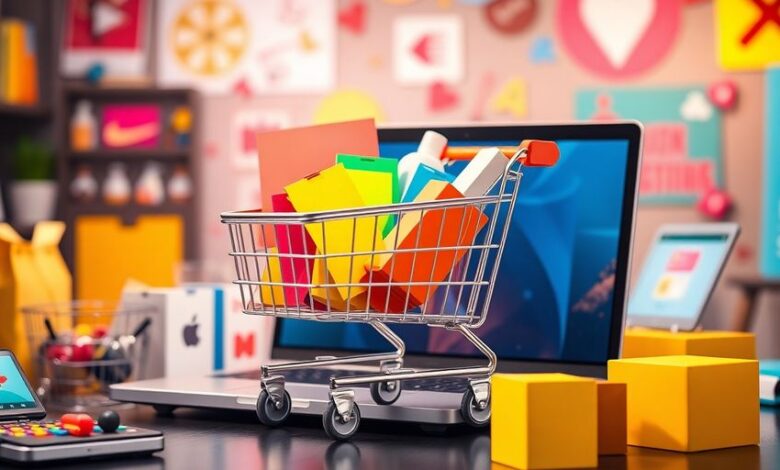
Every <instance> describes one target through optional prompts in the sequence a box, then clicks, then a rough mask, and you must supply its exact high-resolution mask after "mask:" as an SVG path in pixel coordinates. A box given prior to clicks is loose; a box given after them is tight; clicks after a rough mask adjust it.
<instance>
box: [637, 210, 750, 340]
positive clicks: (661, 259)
mask: <svg viewBox="0 0 780 470" xmlns="http://www.w3.org/2000/svg"><path fill="white" fill-rule="evenodd" d="M738 234H739V225H737V224H734V223H712V224H669V225H664V226H662V227H661V228H660V229H659V230H658V232H657V233H656V235H655V240H654V241H653V244H652V245H651V248H650V251H649V252H648V255H647V258H646V259H645V264H644V266H642V271H641V273H640V275H639V279H638V281H637V283H636V286H635V288H634V291H633V293H632V295H631V298H630V300H629V303H628V316H627V319H626V322H627V324H628V325H630V326H644V327H650V328H668V329H673V330H683V331H688V330H692V329H694V328H696V325H698V323H699V319H700V317H701V314H702V312H703V311H704V307H705V306H706V305H707V301H708V300H709V298H710V295H711V294H712V291H713V289H714V288H715V284H717V282H718V278H719V277H720V273H721V272H722V271H723V266H724V265H725V264H726V260H727V259H728V257H729V254H730V253H731V248H732V247H733V246H734V241H735V240H736V238H737V235H738Z"/></svg>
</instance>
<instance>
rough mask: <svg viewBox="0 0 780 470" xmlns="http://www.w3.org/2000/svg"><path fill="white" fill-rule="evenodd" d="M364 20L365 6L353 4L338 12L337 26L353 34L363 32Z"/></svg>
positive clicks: (357, 3) (361, 3)
mask: <svg viewBox="0 0 780 470" xmlns="http://www.w3.org/2000/svg"><path fill="white" fill-rule="evenodd" d="M365 20H366V5H365V4H364V3H363V2H354V3H353V4H352V5H350V6H348V7H346V8H344V9H342V10H341V11H340V12H339V24H340V25H341V26H343V27H344V28H345V29H347V30H349V31H352V32H353V33H355V34H360V33H362V32H363V29H364V26H365Z"/></svg>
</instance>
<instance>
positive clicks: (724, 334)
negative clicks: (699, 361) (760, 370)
mask: <svg viewBox="0 0 780 470" xmlns="http://www.w3.org/2000/svg"><path fill="white" fill-rule="evenodd" d="M681 354H690V355H693V356H712V357H731V358H735V359H755V358H756V337H755V335H754V334H753V333H742V332H736V331H688V332H686V331H681V332H678V333H673V332H671V331H662V330H646V329H640V328H630V329H628V330H626V332H625V335H623V354H622V357H623V358H632V357H651V356H676V355H681Z"/></svg>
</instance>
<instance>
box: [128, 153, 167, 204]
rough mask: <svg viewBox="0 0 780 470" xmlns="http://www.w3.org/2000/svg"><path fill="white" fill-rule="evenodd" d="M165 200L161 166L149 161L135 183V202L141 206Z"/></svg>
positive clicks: (160, 202)
mask: <svg viewBox="0 0 780 470" xmlns="http://www.w3.org/2000/svg"><path fill="white" fill-rule="evenodd" d="M164 200H165V185H164V183H163V178H162V167H161V166H160V164H159V163H156V162H149V163H147V164H146V166H145V167H144V169H143V171H142V172H141V176H140V177H139V178H138V181H136V183H135V202H136V203H137V204H139V205H142V206H159V205H160V204H162V203H163V201H164Z"/></svg>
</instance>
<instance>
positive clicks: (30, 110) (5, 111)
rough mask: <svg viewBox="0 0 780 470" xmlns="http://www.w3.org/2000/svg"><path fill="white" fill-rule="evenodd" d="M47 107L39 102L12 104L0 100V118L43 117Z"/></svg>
mask: <svg viewBox="0 0 780 470" xmlns="http://www.w3.org/2000/svg"><path fill="white" fill-rule="evenodd" d="M48 116H49V108H47V107H45V106H43V105H40V104H12V103H3V102H0V118H17V117H29V118H45V117H48Z"/></svg>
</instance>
